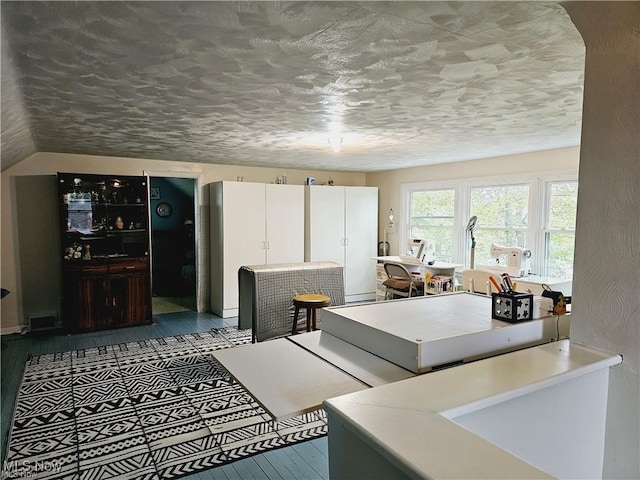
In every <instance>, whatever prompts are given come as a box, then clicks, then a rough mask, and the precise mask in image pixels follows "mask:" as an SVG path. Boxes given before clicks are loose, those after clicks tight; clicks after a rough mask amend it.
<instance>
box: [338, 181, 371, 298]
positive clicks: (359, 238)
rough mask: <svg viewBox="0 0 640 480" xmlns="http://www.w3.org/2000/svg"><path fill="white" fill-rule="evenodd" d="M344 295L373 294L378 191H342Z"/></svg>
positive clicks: (363, 189)
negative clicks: (343, 204)
mask: <svg viewBox="0 0 640 480" xmlns="http://www.w3.org/2000/svg"><path fill="white" fill-rule="evenodd" d="M345 212H346V213H345V232H346V233H345V237H346V239H347V241H346V248H345V254H346V261H345V265H346V271H345V293H346V294H347V295H369V294H375V291H376V261H375V260H374V259H373V257H375V256H376V255H377V243H378V240H377V239H378V189H377V188H372V187H347V188H346V192H345Z"/></svg>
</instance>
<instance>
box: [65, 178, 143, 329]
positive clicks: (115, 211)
mask: <svg viewBox="0 0 640 480" xmlns="http://www.w3.org/2000/svg"><path fill="white" fill-rule="evenodd" d="M58 191H59V202H60V231H61V239H62V242H61V243H62V252H61V257H62V276H63V278H62V282H63V283H62V295H63V299H62V322H63V326H64V328H65V330H67V331H70V332H78V331H87V330H100V329H108V328H118V327H125V326H133V325H143V324H150V323H151V322H152V316H151V274H150V255H149V252H150V235H149V188H148V178H147V177H145V176H117V175H90V174H76V173H58Z"/></svg>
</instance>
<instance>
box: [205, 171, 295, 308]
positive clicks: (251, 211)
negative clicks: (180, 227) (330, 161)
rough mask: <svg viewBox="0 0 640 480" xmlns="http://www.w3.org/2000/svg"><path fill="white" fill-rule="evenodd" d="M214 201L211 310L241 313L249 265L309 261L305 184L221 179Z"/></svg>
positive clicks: (214, 188) (213, 190)
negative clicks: (242, 278) (241, 288)
mask: <svg viewBox="0 0 640 480" xmlns="http://www.w3.org/2000/svg"><path fill="white" fill-rule="evenodd" d="M209 193H210V205H211V310H212V311H213V313H215V314H216V315H219V316H221V317H224V318H226V317H233V316H236V315H238V270H239V269H240V267H241V266H243V265H264V264H270V263H289V262H296V263H297V262H302V261H303V260H304V187H303V186H302V185H273V184H264V183H250V182H215V183H212V184H211V186H210V192H209Z"/></svg>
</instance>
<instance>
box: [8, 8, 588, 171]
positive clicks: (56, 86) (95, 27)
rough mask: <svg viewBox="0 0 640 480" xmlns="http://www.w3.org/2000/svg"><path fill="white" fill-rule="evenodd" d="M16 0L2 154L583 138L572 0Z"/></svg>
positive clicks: (366, 155) (475, 152)
mask: <svg viewBox="0 0 640 480" xmlns="http://www.w3.org/2000/svg"><path fill="white" fill-rule="evenodd" d="M1 7H2V73H1V75H2V168H3V170H4V169H6V167H7V166H9V165H12V164H14V163H16V162H18V161H20V160H22V159H23V158H25V157H26V156H28V155H30V154H31V153H34V152H35V151H48V152H66V153H82V154H95V155H109V156H122V157H138V158H154V159H167V160H174V161H189V162H206V163H224V164H233V165H253V166H274V167H298V168H311V169H331V170H347V171H365V172H366V171H378V170H387V169H396V168H404V167H411V166H419V165H428V164H433V163H441V162H449V161H459V160H467V159H473V158H481V157H488V156H495V155H503V154H510V153H519V152H526V151H535V150H544V149H550V148H559V147H565V146H572V145H578V144H579V139H580V120H581V110H582V85H583V67H584V46H583V43H582V40H581V38H580V36H579V34H578V33H577V31H576V29H575V27H574V26H573V24H572V23H571V21H570V19H569V17H568V15H567V14H566V12H565V11H564V9H563V8H562V7H561V6H560V5H558V4H556V3H546V2H535V1H534V2H377V1H375V2H337V1H335V2H334V1H331V2H319V1H314V2H269V1H243V2H172V1H156V2H91V1H79V2H67V1H63V2H57V1H47V2H11V1H4V0H3V1H2V3H1ZM332 136H335V137H337V138H341V139H342V144H341V151H340V152H339V153H334V152H333V151H332V150H331V148H330V146H329V144H328V138H329V137H332Z"/></svg>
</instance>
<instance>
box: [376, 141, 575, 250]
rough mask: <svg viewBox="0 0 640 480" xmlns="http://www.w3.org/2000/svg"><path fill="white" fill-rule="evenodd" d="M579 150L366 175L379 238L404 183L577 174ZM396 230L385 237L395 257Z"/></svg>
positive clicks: (397, 208)
mask: <svg viewBox="0 0 640 480" xmlns="http://www.w3.org/2000/svg"><path fill="white" fill-rule="evenodd" d="M579 159H580V148H579V147H570V148H562V149H557V150H545V151H539V152H531V153H522V154H519V155H508V156H504V157H493V158H487V159H482V160H471V161H466V162H457V163H447V164H438V165H431V166H427V167H416V168H407V169H404V170H389V171H385V172H376V173H368V174H367V185H369V186H376V187H378V188H379V199H378V202H379V203H378V204H379V209H378V210H379V212H378V214H379V218H378V225H379V237H378V238H380V240H382V238H383V230H382V229H383V228H384V227H385V226H386V225H388V224H389V219H388V213H389V209H390V208H392V209H393V211H394V214H395V215H396V222H399V221H400V218H399V216H400V212H401V208H402V204H403V199H402V196H401V186H402V184H407V183H419V182H432V181H445V180H461V179H468V178H482V177H498V176H504V175H524V174H530V175H531V176H536V175H553V174H567V173H573V174H575V173H577V172H578V163H579ZM397 228H398V227H397V226H396V227H395V228H394V231H393V232H390V233H389V234H388V235H387V241H388V242H389V243H390V244H391V253H392V254H394V255H397V254H399V253H401V252H399V249H398V231H397Z"/></svg>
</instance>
